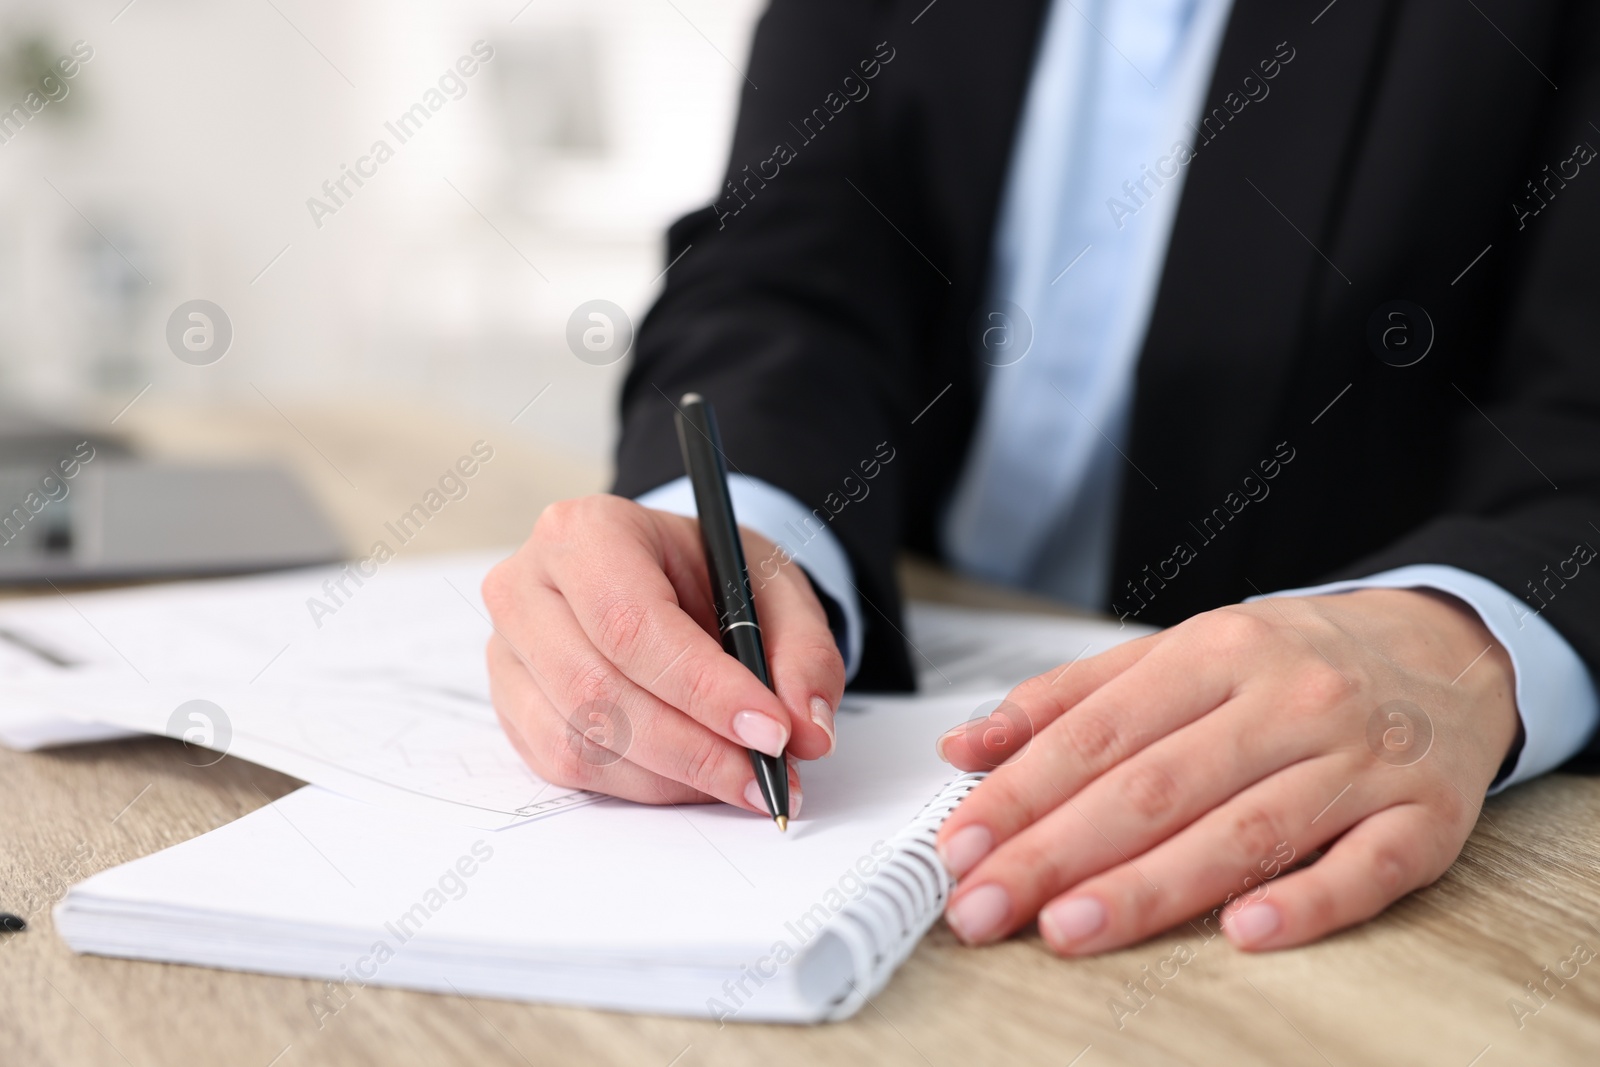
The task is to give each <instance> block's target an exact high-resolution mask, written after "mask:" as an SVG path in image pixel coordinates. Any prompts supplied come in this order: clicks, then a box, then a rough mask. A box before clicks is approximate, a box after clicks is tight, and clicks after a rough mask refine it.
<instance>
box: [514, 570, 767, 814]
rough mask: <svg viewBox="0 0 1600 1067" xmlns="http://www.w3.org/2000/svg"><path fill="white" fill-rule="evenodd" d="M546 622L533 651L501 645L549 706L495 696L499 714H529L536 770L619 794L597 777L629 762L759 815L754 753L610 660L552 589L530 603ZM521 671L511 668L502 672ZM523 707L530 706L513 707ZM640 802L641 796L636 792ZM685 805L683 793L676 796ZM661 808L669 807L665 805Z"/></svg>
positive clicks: (527, 734) (521, 718)
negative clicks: (753, 796)
mask: <svg viewBox="0 0 1600 1067" xmlns="http://www.w3.org/2000/svg"><path fill="white" fill-rule="evenodd" d="M527 602H528V606H529V608H530V610H532V611H534V612H536V613H537V614H538V617H539V618H540V619H541V620H542V629H543V636H542V638H541V640H540V641H539V642H538V643H537V644H536V645H534V646H533V647H532V648H523V649H521V650H514V649H511V648H510V646H509V644H507V645H506V648H505V650H504V651H500V650H499V649H498V648H496V649H493V650H492V653H493V652H498V653H499V655H501V656H505V655H510V656H511V657H513V658H515V659H517V660H518V661H519V662H518V665H519V666H520V665H522V664H521V662H520V661H521V657H522V656H524V655H525V656H528V657H529V660H528V662H527V664H526V665H525V666H526V669H525V671H524V673H526V674H527V675H528V678H529V681H530V682H531V683H532V684H533V686H534V688H535V689H536V690H537V691H538V696H539V698H540V699H537V700H536V699H533V698H532V697H531V696H530V695H529V694H527V693H525V692H519V693H506V694H504V695H503V697H496V700H495V705H496V707H497V708H499V709H502V710H504V709H507V708H516V707H520V708H522V709H523V711H522V713H521V714H519V715H516V716H514V718H515V719H516V720H517V722H518V725H519V727H520V729H521V732H522V736H523V738H524V739H525V740H526V741H527V742H528V745H529V747H530V748H531V749H532V750H533V752H534V754H535V756H534V759H533V760H532V761H530V765H531V766H532V767H533V769H534V770H535V771H537V772H538V773H539V774H540V775H541V776H543V777H545V778H546V779H548V780H550V781H553V782H556V783H557V784H559V785H565V786H568V787H570V788H578V789H595V790H598V791H601V792H610V790H609V789H606V788H604V787H603V786H601V785H599V784H595V783H596V782H597V781H599V780H602V779H609V777H610V776H609V775H605V774H600V775H598V776H597V775H596V768H597V767H598V768H602V769H603V768H605V767H607V766H609V765H611V764H612V763H615V762H617V761H618V760H620V759H623V758H625V759H626V760H627V761H628V762H630V763H633V764H636V765H637V766H639V767H641V768H643V769H644V770H647V771H650V772H652V773H653V774H655V775H658V776H660V777H663V778H666V779H669V780H672V781H675V782H680V783H683V784H684V785H686V786H689V787H690V788H691V789H693V790H694V791H696V792H697V793H699V794H702V795H705V796H709V797H714V798H716V799H718V800H721V801H724V802H725V803H729V804H733V805H735V806H737V807H744V808H749V809H750V810H757V808H756V807H754V806H752V805H751V804H750V802H749V800H748V797H749V792H748V790H749V787H750V786H751V785H752V784H753V783H754V781H755V772H754V770H753V769H752V768H751V766H750V758H749V755H748V753H746V752H745V750H744V749H743V748H741V747H740V746H739V745H737V744H735V743H733V742H730V741H728V740H727V739H726V738H723V737H719V736H717V735H716V734H714V733H712V732H711V731H710V730H708V729H707V728H706V727H704V726H702V725H701V724H699V723H697V722H695V721H694V720H693V719H690V718H689V717H688V716H686V715H684V714H682V713H681V712H679V711H678V710H677V709H675V708H672V707H669V706H667V705H666V704H663V703H662V702H661V701H659V700H657V699H656V698H655V697H654V696H652V695H651V694H649V693H648V692H646V691H644V690H643V689H640V688H639V687H638V686H636V685H634V684H633V683H632V682H631V681H629V680H628V679H627V678H626V677H624V676H623V675H622V674H621V672H619V671H617V670H616V669H615V668H614V667H613V666H612V665H611V664H609V663H607V662H605V660H604V659H603V658H602V657H601V656H600V654H599V652H598V651H596V650H595V648H594V646H593V645H591V644H590V643H589V641H588V638H587V636H586V635H585V634H584V633H583V630H582V628H581V627H579V626H578V624H577V620H576V619H575V618H573V615H572V611H571V609H570V608H569V607H568V605H567V604H566V602H565V601H563V600H562V599H561V597H560V596H559V594H557V593H555V592H554V591H553V590H550V589H549V588H546V587H540V588H538V589H535V590H532V591H531V592H530V593H529V594H528V597H527ZM497 673H498V674H508V673H512V672H511V669H510V665H509V664H504V663H502V664H501V665H500V666H499V669H498V670H492V671H491V677H494V675H495V674H497ZM519 699H520V700H522V701H523V703H522V704H521V705H519V704H516V703H512V702H513V701H516V700H519ZM631 799H639V797H638V796H637V795H635V796H633V797H631ZM667 799H669V800H672V801H674V802H675V801H676V800H677V799H678V794H677V793H672V794H670V795H669V797H668V798H667ZM654 802H655V803H661V802H662V801H660V800H656V801H654Z"/></svg>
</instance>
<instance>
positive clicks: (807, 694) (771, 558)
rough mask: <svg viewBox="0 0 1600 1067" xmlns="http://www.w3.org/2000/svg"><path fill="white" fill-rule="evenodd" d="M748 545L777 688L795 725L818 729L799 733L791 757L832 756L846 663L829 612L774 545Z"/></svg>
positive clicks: (769, 664) (792, 739)
mask: <svg viewBox="0 0 1600 1067" xmlns="http://www.w3.org/2000/svg"><path fill="white" fill-rule="evenodd" d="M747 541H749V542H751V543H749V544H748V545H747V547H748V548H751V549H755V552H752V553H750V555H751V556H752V558H753V559H754V560H755V562H754V563H753V564H752V565H751V568H750V576H751V581H752V583H754V586H755V606H756V614H757V618H759V619H760V621H761V637H762V640H763V642H764V644H765V645H766V651H767V667H768V670H769V671H770V673H771V675H772V684H773V687H774V688H775V689H776V690H777V693H778V698H779V699H780V700H782V701H783V703H784V706H785V707H786V708H788V710H789V714H790V716H791V721H792V722H795V723H800V722H806V723H809V724H811V725H812V726H814V727H815V729H809V730H808V729H800V728H798V727H797V728H796V729H795V730H794V733H793V735H792V736H791V737H790V739H789V749H788V751H789V753H790V754H791V755H795V756H798V757H800V758H801V759H818V758H820V757H822V756H827V755H831V754H832V752H833V748H834V743H835V735H834V728H833V719H834V713H835V712H836V711H837V710H838V708H839V699H840V697H842V696H843V695H844V657H843V656H841V655H840V654H839V644H838V642H837V641H836V640H834V636H833V631H832V630H831V629H829V627H828V615H827V612H825V611H824V610H823V609H822V602H821V601H820V600H818V599H817V593H816V591H815V590H814V589H813V588H812V587H811V579H809V578H807V577H806V575H805V572H804V571H802V570H800V568H799V567H798V566H797V565H796V564H795V563H793V561H789V560H788V557H787V556H785V555H784V554H783V551H782V550H781V549H778V548H776V547H774V546H771V544H770V542H754V541H753V540H752V539H749V538H747ZM757 553H761V554H759V555H757ZM786 561H787V562H786ZM769 573H770V574H771V577H770V578H768V577H767V575H768V574H769Z"/></svg>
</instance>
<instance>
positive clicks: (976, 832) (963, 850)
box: [937, 826, 994, 878]
mask: <svg viewBox="0 0 1600 1067" xmlns="http://www.w3.org/2000/svg"><path fill="white" fill-rule="evenodd" d="M937 847H938V850H939V858H940V859H941V860H943V861H944V869H945V870H947V871H949V872H950V877H952V878H960V877H961V876H962V875H963V874H966V873H967V872H968V871H970V870H972V868H974V867H976V866H977V865H978V861H979V860H981V859H983V857H985V856H987V855H988V854H989V850H990V849H992V848H994V835H993V834H991V833H990V832H989V828H988V827H987V826H964V827H962V828H961V829H959V830H957V831H956V832H955V833H953V834H951V835H950V839H949V840H948V841H946V842H945V843H944V844H942V845H939V846H937Z"/></svg>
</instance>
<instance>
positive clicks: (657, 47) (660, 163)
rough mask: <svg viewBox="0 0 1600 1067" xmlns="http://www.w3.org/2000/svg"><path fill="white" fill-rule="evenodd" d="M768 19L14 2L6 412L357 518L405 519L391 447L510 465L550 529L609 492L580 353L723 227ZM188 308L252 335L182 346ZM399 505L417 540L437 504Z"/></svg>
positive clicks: (7, 153)
mask: <svg viewBox="0 0 1600 1067" xmlns="http://www.w3.org/2000/svg"><path fill="white" fill-rule="evenodd" d="M758 14H759V5H758V3H757V0H532V2H529V0H456V2H453V3H449V4H445V3H394V2H387V3H380V2H378V0H341V2H339V3H325V2H316V0H227V2H223V3H217V2H201V0H132V2H131V3H130V2H128V0H93V2H90V0H48V2H47V0H6V2H4V3H3V4H0V109H3V110H4V113H3V114H0V398H3V403H4V405H5V407H6V408H7V409H9V410H11V411H13V412H14V411H18V410H21V411H27V412H32V413H37V414H43V415H47V416H51V417H58V418H66V419H72V420H78V421H80V422H89V423H94V424H95V425H102V426H105V427H109V428H111V429H114V430H115V431H117V432H124V433H128V434H131V435H132V436H133V437H134V438H136V439H138V440H139V441H141V442H143V446H144V447H146V448H153V449H155V450H156V451H161V450H163V449H166V450H169V451H170V450H174V449H176V450H177V451H179V452H182V453H184V454H185V455H189V456H195V455H203V454H205V453H207V452H208V451H210V452H215V453H216V454H217V455H218V457H225V456H228V455H247V454H251V453H253V452H259V451H263V450H265V451H267V452H279V453H283V454H284V455H285V456H287V457H288V458H290V459H292V460H293V462H294V465H295V466H296V467H298V468H301V469H302V470H303V471H304V472H305V476H306V478H307V479H308V480H310V481H311V482H313V483H316V485H317V486H318V487H319V491H318V493H317V495H318V496H319V497H320V498H321V499H322V501H323V503H324V504H325V505H326V506H327V507H328V508H329V509H330V510H332V511H333V512H335V513H339V512H341V511H343V512H345V513H347V514H349V515H354V514H357V513H361V514H372V513H374V508H375V507H376V508H377V510H378V511H381V507H382V504H383V502H382V501H374V500H372V499H370V496H371V494H372V493H374V492H377V493H382V492H384V480H385V478H387V477H390V475H389V474H386V473H385V472H392V471H397V470H401V469H408V468H407V465H406V464H405V463H399V464H398V465H396V464H387V465H386V464H385V463H384V462H382V459H383V457H381V456H374V455H372V454H371V451H372V450H373V448H375V447H377V446H376V445H375V444H374V442H376V441H379V440H382V441H384V442H387V443H386V444H384V445H383V446H382V447H384V448H389V449H404V448H406V447H409V446H413V445H417V446H418V447H422V446H421V445H419V444H418V443H419V442H420V441H424V440H427V439H430V438H431V437H437V438H438V439H439V440H440V442H441V443H440V445H439V447H438V448H436V449H433V450H432V451H433V452H438V453H439V456H441V457H443V460H442V461H443V462H448V459H449V458H450V456H449V455H446V454H447V453H449V454H451V455H453V454H454V453H458V452H462V451H465V449H466V446H467V445H468V444H469V443H470V442H471V441H472V440H474V439H476V438H480V437H481V438H487V439H489V440H492V441H494V442H495V443H496V445H497V446H499V445H504V446H507V447H511V448H515V449H520V450H523V451H524V452H526V453H528V454H530V455H537V456H538V457H540V458H539V464H540V466H541V469H543V470H546V471H547V472H549V478H547V479H546V481H547V482H548V484H546V485H542V487H541V489H540V494H541V495H546V496H556V495H565V494H566V492H567V491H568V490H578V491H581V490H583V489H587V488H590V487H595V488H598V487H599V486H600V485H602V484H603V483H604V480H605V478H606V477H607V476H608V463H609V452H610V449H611V446H612V443H613V440H614V437H615V432H616V413H615V410H614V408H615V394H616V390H617V388H618V386H619V384H620V381H621V378H622V375H623V374H624V373H625V370H626V366H627V361H626V360H625V359H624V360H621V361H619V362H613V363H609V364H608V365H601V364H602V363H603V361H602V360H595V359H588V360H585V359H580V358H578V357H577V356H576V355H575V354H574V351H573V350H572V348H571V346H570V345H569V342H568V336H567V334H568V324H569V319H571V318H572V316H573V314H574V311H575V309H578V308H579V307H580V305H584V304H586V303H587V302H589V301H594V300H607V301H610V302H612V303H613V304H615V305H617V306H618V307H620V308H621V309H623V311H624V312H625V313H626V315H627V316H629V317H631V319H632V320H633V321H634V322H637V321H638V319H639V318H641V317H642V315H643V313H644V311H645V310H646V309H647V308H648V306H649V303H650V301H651V299H652V298H653V296H654V293H655V291H656V289H657V288H658V287H659V284H660V281H659V278H660V275H661V273H662V269H663V267H664V266H665V262H664V257H663V233H664V229H665V226H666V225H667V224H668V223H669V222H670V221H671V220H672V219H673V218H674V217H675V216H677V215H678V214H680V213H682V212H684V211H687V210H690V209H692V208H694V207H697V206H700V205H702V204H705V203H707V202H709V201H710V200H711V199H712V198H713V196H714V194H715V191H716V186H717V184H718V180H719V173H720V171H721V169H722V167H723V165H724V162H725V158H724V157H725V153H726V150H727V142H728V137H729V133H730V130H731V126H732V122H733V118H734V110H735V104H736V98H737V92H738V88H739V86H740V85H741V83H742V75H741V73H740V70H741V69H742V67H743V65H744V63H745V58H746V52H747V50H748V42H749V37H750V33H751V30H752V25H753V21H754V19H755V17H756V16H757V15H758ZM475 49H476V51H475ZM485 56H488V58H485ZM463 57H468V59H467V60H463ZM64 59H65V60H67V65H66V66H62V65H60V64H61V61H62V60H64ZM458 61H462V64H461V66H459V67H458V66H457V64H458ZM69 67H75V71H74V73H73V74H72V76H71V77H65V76H63V71H65V70H66V69H68V68H69ZM468 68H474V69H473V73H471V75H470V76H465V75H462V74H461V73H460V71H462V70H465V69H468ZM441 79H443V80H441ZM413 105H421V106H422V109H423V110H422V111H420V112H415V113H414V115H422V114H425V120H424V118H417V117H413V119H412V120H411V123H410V124H409V125H404V126H402V125H401V124H400V120H401V117H402V116H404V115H406V114H407V113H408V111H410V110H411V109H413ZM386 124H387V125H386ZM391 127H392V128H391ZM418 127H420V128H418ZM398 134H406V135H407V136H406V137H405V139H404V141H402V140H401V137H400V136H398ZM378 141H383V142H385V143H386V144H387V146H388V147H389V149H390V150H391V151H392V158H385V159H384V160H383V161H382V162H378V161H377V160H376V159H372V158H370V157H371V156H372V153H373V151H374V148H375V146H376V142H378ZM363 157H369V158H368V161H367V162H365V163H361V164H360V168H361V169H362V170H363V171H364V172H365V173H366V175H367V176H366V177H364V178H363V179H362V181H361V184H359V185H357V184H356V183H355V180H354V179H351V178H348V177H345V175H346V174H347V172H348V170H350V169H355V168H357V166H358V161H360V160H361V159H362V158H363ZM341 178H344V187H343V190H342V191H341V190H340V187H339V184H338V183H339V181H340V179H341ZM325 183H327V184H326V186H325ZM313 198H315V200H316V201H317V202H320V204H321V205H322V207H321V208H317V207H315V206H314V204H313V203H312V200H313ZM330 208H331V209H332V210H329V209H330ZM192 300H206V301H210V302H212V303H213V304H215V305H216V306H217V307H218V308H220V309H221V311H222V312H223V314H224V315H225V316H226V319H227V322H228V323H229V324H230V325H231V330H232V340H231V343H230V344H229V346H228V349H227V351H226V354H225V355H224V356H222V358H220V359H217V360H216V361H215V362H202V363H198V364H196V363H191V362H186V361H184V360H183V359H180V358H177V357H176V356H175V354H174V351H173V350H172V347H171V345H170V344H169V342H168V320H169V318H171V317H172V316H173V313H174V312H175V310H177V309H178V308H179V306H180V305H183V304H185V303H187V302H189V301H192ZM536 396H537V397H538V399H537V401H536V402H535V403H533V404H532V405H531V406H528V403H529V401H530V400H532V399H533V398H534V397H536ZM513 419H515V421H513ZM112 420H115V422H114V423H113V422H112ZM380 424H381V426H382V428H383V432H382V433H379V432H378V431H377V430H375V429H374V427H375V426H378V425H380ZM407 426H412V427H415V434H414V435H412V434H408V433H405V432H398V433H397V432H396V430H397V429H402V430H403V428H404V427H407ZM253 427H255V428H258V431H257V430H253V429H252V428H253ZM288 430H293V432H292V433H289V432H287V431H288ZM458 438H459V441H457V439H458ZM424 451H428V449H426V448H424ZM313 452H315V453H316V455H312V453H313ZM432 461H433V457H432V455H431V452H430V454H429V455H428V456H427V457H426V458H425V459H420V460H419V461H418V464H416V465H413V466H415V469H416V470H417V471H425V470H428V469H430V468H428V466H427V463H428V462H432ZM352 468H361V469H362V470H363V471H364V472H366V475H367V476H366V479H365V480H366V482H367V484H366V485H365V486H362V481H363V479H362V478H357V477H355V475H354V473H353V471H352ZM393 477H396V478H398V479H399V483H398V484H396V485H394V486H393V487H392V494H391V495H392V498H393V499H392V502H393V503H394V504H396V506H403V505H404V503H405V502H406V500H408V499H415V496H416V494H417V493H418V492H420V491H421V490H422V489H423V488H425V487H426V486H425V484H412V483H414V482H415V481H416V477H412V478H411V481H410V482H407V481H406V480H405V479H406V477H408V476H407V475H399V474H396V475H393ZM417 477H420V475H417ZM348 490H355V491H356V492H357V493H363V494H367V495H368V497H369V499H367V500H365V501H363V502H357V501H354V500H345V501H341V500H340V496H341V495H345V496H348V495H349V493H348ZM523 518H525V516H522V515H518V516H517V518H516V522H519V523H520V522H521V521H522V519H523ZM511 528H512V527H511V526H508V527H507V530H510V529H511ZM353 537H357V538H358V537H359V534H355V535H353Z"/></svg>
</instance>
